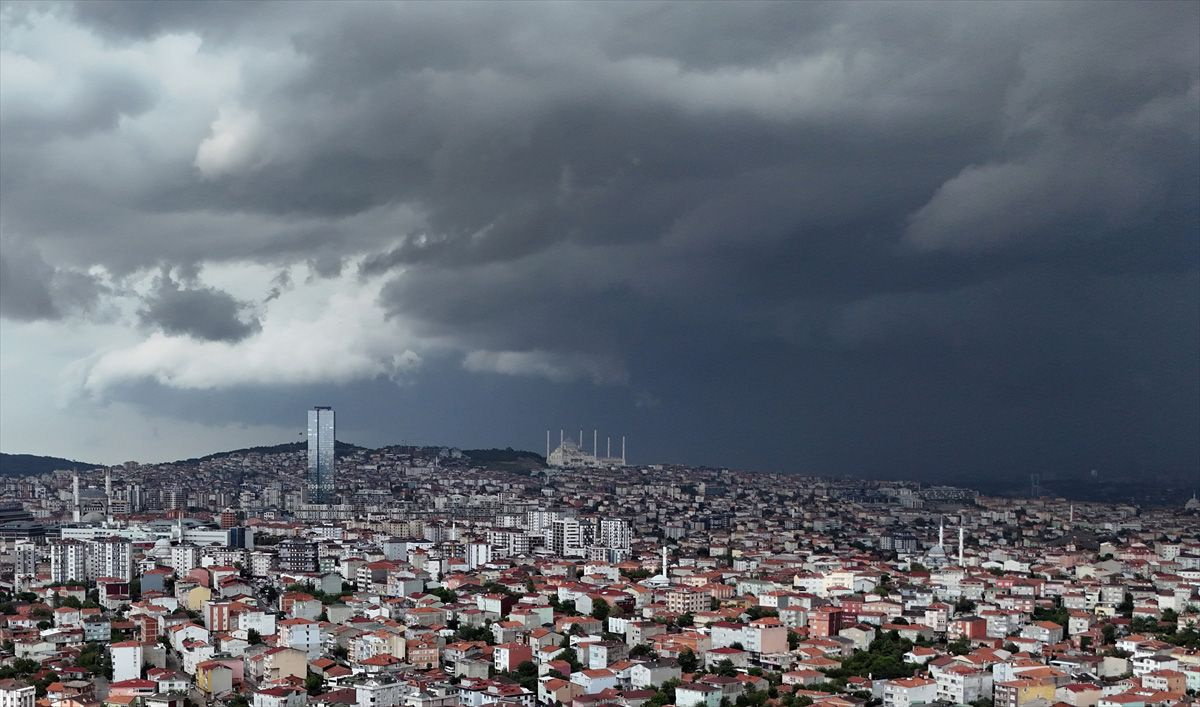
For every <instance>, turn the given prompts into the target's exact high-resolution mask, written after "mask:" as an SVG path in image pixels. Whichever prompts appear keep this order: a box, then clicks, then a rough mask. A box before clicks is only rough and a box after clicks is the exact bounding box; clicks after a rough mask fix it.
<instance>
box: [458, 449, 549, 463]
mask: <svg viewBox="0 0 1200 707" xmlns="http://www.w3.org/2000/svg"><path fill="white" fill-rule="evenodd" d="M462 452H463V455H464V456H466V457H467V458H468V459H470V460H471V461H473V462H475V463H476V464H500V465H512V466H520V467H525V468H540V467H543V466H546V458H545V457H543V456H542V455H541V454H538V453H536V452H527V451H525V450H523V449H513V448H512V447H508V448H507V449H464V450H462Z"/></svg>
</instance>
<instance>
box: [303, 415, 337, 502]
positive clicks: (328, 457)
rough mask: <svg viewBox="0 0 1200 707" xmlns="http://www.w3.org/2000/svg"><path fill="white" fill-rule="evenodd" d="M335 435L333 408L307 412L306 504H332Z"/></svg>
mask: <svg viewBox="0 0 1200 707" xmlns="http://www.w3.org/2000/svg"><path fill="white" fill-rule="evenodd" d="M335 433H336V426H335V424H334V416H333V408H330V407H315V408H313V409H312V410H309V411H308V486H307V491H308V494H307V496H308V498H307V501H308V503H332V502H333V477H334V462H335V453H334V443H335V440H334V435H335Z"/></svg>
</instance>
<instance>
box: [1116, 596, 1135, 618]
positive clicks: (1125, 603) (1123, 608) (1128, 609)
mask: <svg viewBox="0 0 1200 707" xmlns="http://www.w3.org/2000/svg"><path fill="white" fill-rule="evenodd" d="M1117 613H1118V614H1120V615H1121V616H1124V617H1125V618H1129V617H1131V616H1133V595H1132V594H1130V593H1129V592H1125V598H1124V599H1123V600H1122V601H1121V603H1120V604H1117Z"/></svg>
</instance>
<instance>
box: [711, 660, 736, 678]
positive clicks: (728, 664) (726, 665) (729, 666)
mask: <svg viewBox="0 0 1200 707" xmlns="http://www.w3.org/2000/svg"><path fill="white" fill-rule="evenodd" d="M713 672H714V673H716V674H717V675H723V676H725V677H727V678H731V677H733V676H735V675H737V668H735V667H733V661H732V660H730V659H728V658H726V659H725V660H722V661H721V662H719V663H717V665H716V666H715V668H714V669H713Z"/></svg>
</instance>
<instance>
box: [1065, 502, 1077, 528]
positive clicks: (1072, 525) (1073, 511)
mask: <svg viewBox="0 0 1200 707" xmlns="http://www.w3.org/2000/svg"><path fill="white" fill-rule="evenodd" d="M1067 523H1068V524H1069V525H1070V526H1071V527H1072V528H1073V527H1075V504H1074V503H1072V504H1071V515H1070V517H1069V520H1068V521H1067Z"/></svg>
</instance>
